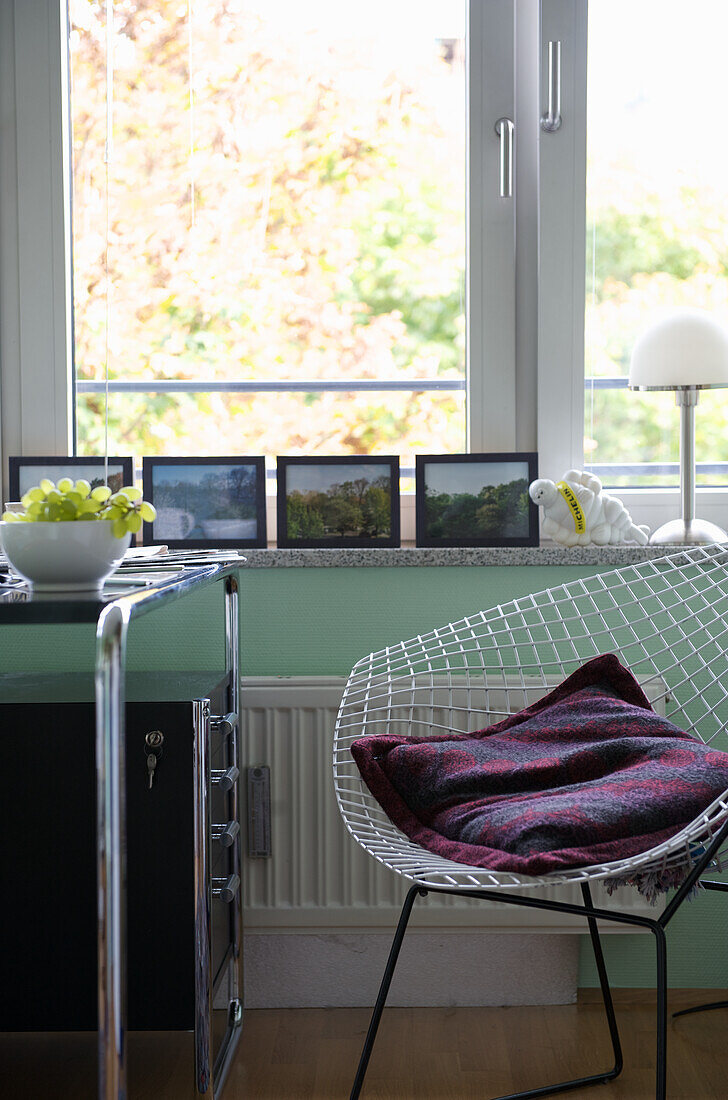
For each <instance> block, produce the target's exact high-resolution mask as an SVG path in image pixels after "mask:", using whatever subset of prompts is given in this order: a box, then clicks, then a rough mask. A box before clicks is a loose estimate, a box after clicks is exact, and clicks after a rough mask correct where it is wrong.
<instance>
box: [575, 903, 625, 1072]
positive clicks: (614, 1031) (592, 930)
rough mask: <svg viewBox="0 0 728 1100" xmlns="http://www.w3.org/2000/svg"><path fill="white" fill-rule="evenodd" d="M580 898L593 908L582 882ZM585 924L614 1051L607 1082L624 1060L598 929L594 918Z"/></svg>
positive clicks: (618, 1069) (620, 1070)
mask: <svg viewBox="0 0 728 1100" xmlns="http://www.w3.org/2000/svg"><path fill="white" fill-rule="evenodd" d="M581 893H582V897H583V898H584V904H585V905H588V906H589V908H590V909H593V908H594V905H593V902H592V897H591V890H590V889H589V884H588V883H586V882H584V883H582V887H581ZM587 923H588V925H589V935H590V937H591V942H592V949H593V951H594V960H595V962H596V964H597V973H598V975H599V985H600V986H601V989H602V1000H603V1001H604V1011H605V1012H606V1014H607V1023H608V1025H609V1035H610V1037H611V1040H612V1050H613V1051H614V1069H613V1070H612V1072H611V1073H609V1074H606V1075H605V1080H609V1079H611V1078H614V1077H618V1076H619V1074H620V1073H621V1072H622V1067H623V1066H624V1059H623V1057H622V1045H621V1043H620V1041H619V1030H618V1028H617V1018H616V1016H615V1014H614V1004H613V1002H612V991H611V989H610V988H609V978H608V977H607V968H606V966H605V965H604V952H603V951H602V942H601V940H600V938H599V929H598V927H597V922H596V920H595V918H594V917H587Z"/></svg>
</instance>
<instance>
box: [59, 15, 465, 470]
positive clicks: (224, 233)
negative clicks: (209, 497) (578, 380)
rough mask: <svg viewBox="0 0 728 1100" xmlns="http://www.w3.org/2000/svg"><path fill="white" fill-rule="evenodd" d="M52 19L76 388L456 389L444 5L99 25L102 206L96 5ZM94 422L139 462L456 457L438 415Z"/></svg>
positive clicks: (367, 402) (139, 407) (459, 330)
mask: <svg viewBox="0 0 728 1100" xmlns="http://www.w3.org/2000/svg"><path fill="white" fill-rule="evenodd" d="M70 7H71V17H72V22H73V30H72V36H71V58H72V112H73V140H74V266H75V332H76V365H77V375H78V378H79V379H96V380H100V379H102V378H103V377H104V374H105V370H106V363H107V358H108V370H109V377H110V378H112V379H121V380H128V381H133V380H139V381H142V380H146V381H149V380H150V379H189V380H195V381H199V380H215V381H218V382H220V381H226V380H227V381H251V380H252V381H270V380H276V379H278V380H281V379H282V380H317V379H318V380H324V379H342V378H343V379H401V378H411V379H413V380H415V379H435V378H450V379H456V378H458V379H462V378H464V377H465V356H464V332H465V325H464V290H463V288H464V256H465V72H464V55H465V51H464V28H465V0H459V2H457V3H454V2H453V0H426V2H423V0H406V2H402V0H400V2H399V3H397V4H391V3H390V2H389V0H386V2H385V0H372V2H371V3H369V4H368V5H367V6H366V8H365V9H361V8H355V7H352V6H351V5H347V4H341V3H339V2H336V3H334V2H333V0H311V2H309V3H306V4H301V3H300V0H240V2H238V3H232V2H230V0H193V2H192V4H191V17H188V8H187V4H179V3H178V2H174V3H172V2H170V0H138V2H136V3H135V4H133V5H124V6H121V5H118V6H117V13H116V26H115V35H114V51H113V53H114V70H115V75H114V84H113V145H112V155H111V159H110V163H109V165H108V189H107V165H106V164H105V163H104V148H105V139H106V101H105V94H104V91H103V90H104V88H105V66H106V50H105V25H104V6H103V5H97V4H93V5H92V4H89V3H86V2H84V0H71V5H70ZM107 222H108V247H107ZM107 264H108V278H107ZM107 293H108V303H107ZM107 317H108V326H107ZM92 408H93V409H94V410H96V411H97V412H100V413H101V414H102V415H103V399H102V398H99V397H93V398H92V397H91V396H89V395H86V394H80V395H79V401H78V415H77V433H78V448H79V451H80V452H81V453H83V452H87V451H90V450H96V449H98V446H99V443H100V439H99V429H100V424H99V418H98V416H90V415H89V410H90V409H92ZM236 416H237V422H236V421H235V417H236ZM109 421H110V423H109V434H110V438H112V439H113V440H114V446H115V447H116V448H118V449H120V450H121V452H122V453H128V452H129V451H131V452H134V453H136V454H137V455H141V454H143V453H146V454H160V453H165V452H166V453H176V452H179V453H182V454H184V453H200V454H207V453H215V450H218V451H220V452H225V453H235V452H236V451H237V452H241V453H245V452H251V451H253V452H256V453H260V452H261V451H265V452H266V453H268V454H270V455H274V454H280V453H301V452H306V453H315V452H319V453H327V452H332V453H346V452H362V451H363V452H379V453H384V452H391V451H396V450H398V449H399V448H400V446H401V447H406V448H407V449H409V450H412V451H413V450H414V449H418V450H422V451H434V452H438V451H447V450H463V449H464V447H465V410H464V402H463V401H462V400H461V399H460V397H459V395H453V394H447V395H428V396H426V397H424V396H421V395H407V394H401V393H393V394H387V395H377V394H371V393H368V394H362V395H359V396H356V395H354V394H347V395H340V394H322V395H319V396H314V395H309V396H305V395H301V394H277V395H276V396H274V397H268V396H266V397H265V398H257V399H255V400H251V399H250V398H247V397H242V396H240V395H227V396H223V395H220V394H215V395H213V396H210V397H209V398H204V397H200V396H197V397H195V398H186V399H182V398H180V397H178V396H176V395H175V396H173V397H170V396H156V395H155V396H142V397H139V398H135V399H131V398H126V397H125V398H124V399H119V400H114V399H112V401H111V403H110V406H109Z"/></svg>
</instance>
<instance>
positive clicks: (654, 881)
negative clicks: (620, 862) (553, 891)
mask: <svg viewBox="0 0 728 1100" xmlns="http://www.w3.org/2000/svg"><path fill="white" fill-rule="evenodd" d="M704 852H705V849H704V848H702V847H698V846H696V847H694V848H692V849H691V851H690V853H689V854H686V855H685V858H684V859H683V861H682V862H681V863H678V864H673V865H672V866H671V867H665V868H663V869H662V870H660V871H643V872H642V873H640V872H637V873H636V874H634V875H617V876H616V878H610V879H607V880H606V881H605V883H604V886H605V888H606V891H607V893H608V894H609V896H610V897H611V896H612V894H613V893H614V891H615V890H618V889H619V888H620V886H633V887H634V889H635V890H637V892H638V893H639V894H642V896H643V897H644V898H646V899H647V901H648V902H649V904H650V905H657V903H658V901H659V900H660V896H661V895H662V894H666V893H667V892H668V890H677V889H679V887H680V886H682V884H683V882H684V881H685V879H686V878H687V877H688V875H689V874H690V872H691V871H692V869H693V867H694V866H695V864H696V863H697V861H698V860H699V859H700V857H701V856H702V855H703V854H704ZM709 867H710V868H712V869H713V870H717V871H722V870H723V867H722V865H721V861H720V859H717V858H716V859H714V860H713V861H712V863H710V864H709ZM708 869H709V868H708V867H706V871H707V870H708ZM701 889H702V887H701V885H700V880H699V879H698V881H697V882H696V883H695V885H694V886H693V887H692V889H691V890H690V891H689V892H688V895H687V900H688V901H694V900H695V898H696V897H697V896H698V894H699V892H700V890H701Z"/></svg>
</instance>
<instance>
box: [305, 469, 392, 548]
mask: <svg viewBox="0 0 728 1100" xmlns="http://www.w3.org/2000/svg"><path fill="white" fill-rule="evenodd" d="M285 505H286V506H285V520H286V538H287V539H288V540H289V541H290V542H295V541H297V540H301V541H311V540H325V541H326V542H327V543H330V542H331V541H335V540H342V541H344V540H346V541H349V540H352V539H356V540H360V541H361V542H363V543H369V542H371V543H375V544H376V543H380V542H384V541H385V540H390V539H391V538H392V478H391V476H390V472H389V466H388V465H386V466H385V465H384V464H382V463H368V462H362V463H356V464H347V463H336V464H332V465H329V464H317V463H316V464H313V463H312V464H301V465H294V464H290V465H286V467H285Z"/></svg>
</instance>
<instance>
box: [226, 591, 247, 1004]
mask: <svg viewBox="0 0 728 1100" xmlns="http://www.w3.org/2000/svg"><path fill="white" fill-rule="evenodd" d="M238 615H239V611H238V580H237V577H227V578H226V580H225V672H226V673H227V674H228V675H229V677H230V689H229V691H230V710H231V711H233V712H234V713H235V714H236V715H237V716H238V721H237V725H236V726H235V727H234V729H233V731H232V733H231V735H230V737H231V741H230V745H231V756H232V759H231V760H230V763H231V764H234V765H235V766H236V767H237V768H238V770H239V771H241V772H242V769H241V767H240V735H241V733H240V729H241V716H240V671H239V654H240V639H239V618H238ZM239 783H240V779H238V782H237V783H235V784H234V785H233V788H232V791H231V792H230V793H231V799H232V806H231V810H232V817H233V820H234V821H237V822H238V824H239V825H240V834H239V835H240V836H242V832H243V829H242V822H241V820H240V788H239ZM234 863H235V866H234V867H233V872H234V874H236V875H239V876H240V881H241V882H242V870H241V859H240V845H239V844H236V845H235V856H234ZM233 905H234V913H233V924H234V932H233V934H234V949H233V953H234V958H235V959H236V960H238V959H239V957H240V948H241V936H242V905H241V898H240V894H238V896H237V897H236V899H235V901H234V902H233ZM232 996H233V998H234V999H236V1000H239V975H238V964H237V963H236V965H235V966H234V967H233V990H232Z"/></svg>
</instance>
